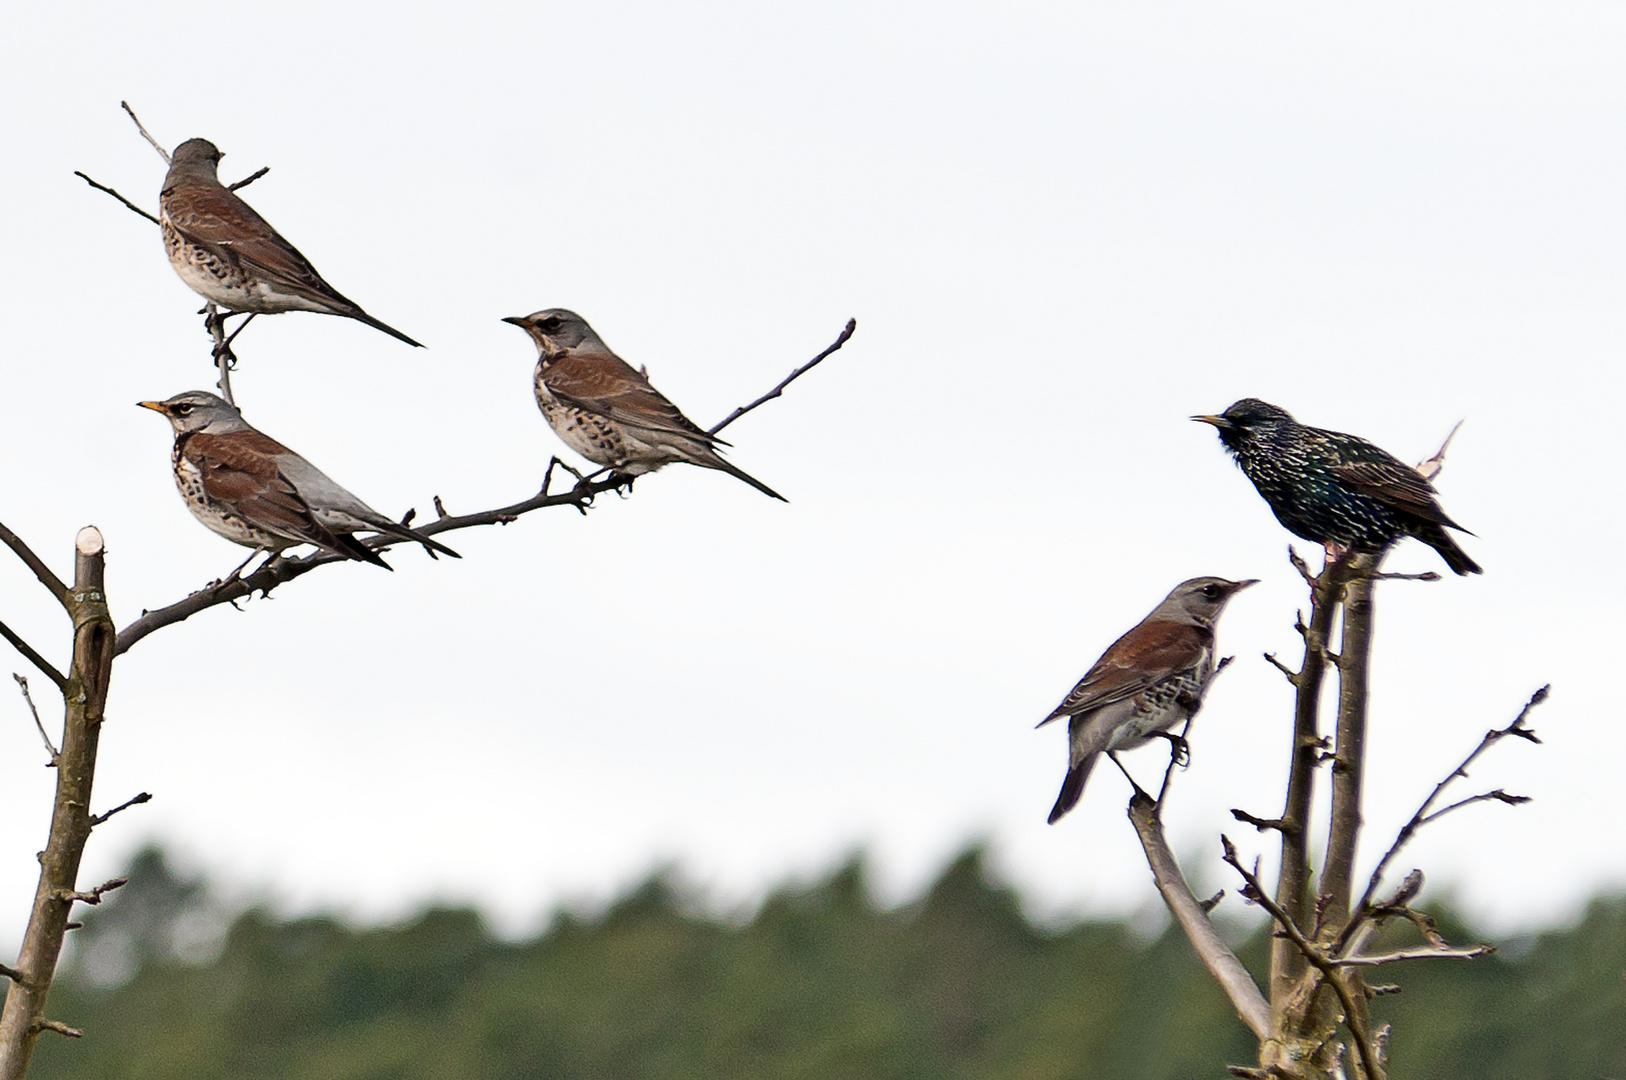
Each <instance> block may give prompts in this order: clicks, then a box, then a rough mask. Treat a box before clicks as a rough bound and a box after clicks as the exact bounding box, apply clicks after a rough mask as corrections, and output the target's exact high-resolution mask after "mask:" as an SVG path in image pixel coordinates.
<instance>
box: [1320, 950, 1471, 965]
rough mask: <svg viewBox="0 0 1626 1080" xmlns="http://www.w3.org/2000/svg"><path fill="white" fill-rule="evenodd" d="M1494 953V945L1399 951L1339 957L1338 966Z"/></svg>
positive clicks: (1459, 957)
mask: <svg viewBox="0 0 1626 1080" xmlns="http://www.w3.org/2000/svg"><path fill="white" fill-rule="evenodd" d="M1495 951H1496V946H1494V945H1475V946H1474V947H1473V948H1471V949H1401V950H1399V951H1397V952H1392V953H1383V954H1381V955H1378V956H1340V957H1339V958H1338V966H1339V967H1378V966H1379V965H1381V964H1392V963H1394V962H1395V961H1396V960H1429V959H1437V960H1473V959H1475V958H1476V957H1480V956H1489V955H1490V954H1491V953H1493V952H1495Z"/></svg>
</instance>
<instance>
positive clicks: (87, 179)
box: [73, 169, 163, 225]
mask: <svg viewBox="0 0 1626 1080" xmlns="http://www.w3.org/2000/svg"><path fill="white" fill-rule="evenodd" d="M73 175H75V176H77V177H78V178H79V179H81V180H83V181H84V182H85V183H87V184H89V185H90V186H91V187H93V188H95V189H96V190H97V191H105V192H107V193H108V194H109V195H111V196H113V198H115V199H117V200H118V201H119V202H121V203H123V204H124V205H125V206H127V207H129V208H130V209H131V210H134V211H135V212H136V213H138V214H140V215H141V216H142V217H144V218H146V219H147V220H148V221H150V222H152V223H153V224H154V225H162V224H163V222H161V221H159V220H158V219H157V218H155V217H153V216H152V215H151V214H149V213H147V212H146V211H145V210H143V209H141V207H139V206H137V205H136V204H135V203H133V202H131V201H130V200H129V199H126V198H125V197H124V196H123V195H120V194H119V193H118V192H117V191H114V190H113V189H112V188H110V187H108V186H107V185H106V184H98V183H97V182H96V181H94V180H92V179H91V178H90V177H88V176H86V175H85V174H84V173H82V172H80V171H79V170H78V169H75V170H73Z"/></svg>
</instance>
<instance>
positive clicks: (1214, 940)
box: [1129, 791, 1271, 1039]
mask: <svg viewBox="0 0 1626 1080" xmlns="http://www.w3.org/2000/svg"><path fill="white" fill-rule="evenodd" d="M1129 820H1130V821H1131V822H1133V823H1134V826H1135V833H1136V834H1137V835H1138V836H1139V837H1140V843H1141V847H1142V848H1143V849H1144V850H1145V852H1146V863H1147V865H1148V866H1149V867H1151V870H1152V880H1153V881H1154V882H1155V883H1156V884H1157V890H1158V892H1160V893H1162V894H1163V902H1164V903H1165V904H1167V905H1168V907H1169V913H1170V914H1171V915H1173V916H1174V920H1175V922H1177V923H1179V924H1180V929H1181V930H1182V931H1184V932H1185V935H1186V940H1188V941H1190V942H1191V947H1192V949H1194V950H1195V951H1196V953H1197V958H1198V959H1199V960H1201V961H1202V963H1203V966H1204V967H1206V968H1207V969H1208V971H1209V974H1211V975H1213V976H1214V980H1215V981H1216V982H1218V983H1219V984H1220V989H1222V990H1224V991H1225V996H1226V997H1228V998H1230V999H1231V1006H1232V1007H1233V1008H1235V1009H1236V1014H1237V1016H1239V1017H1241V1018H1242V1022H1243V1023H1244V1024H1246V1025H1247V1026H1248V1030H1249V1031H1251V1032H1253V1034H1254V1036H1255V1037H1256V1038H1259V1039H1266V1038H1269V1037H1270V1033H1271V1021H1270V1002H1268V1001H1266V1000H1265V995H1264V994H1262V993H1261V992H1260V991H1259V987H1258V984H1256V983H1255V982H1254V981H1253V976H1252V975H1250V974H1248V969H1247V968H1246V967H1244V966H1243V964H1242V961H1240V960H1238V959H1237V958H1236V954H1235V953H1234V952H1232V951H1231V949H1230V947H1229V946H1227V945H1226V944H1225V942H1223V941H1221V940H1220V936H1219V934H1218V933H1216V932H1215V930H1214V925H1213V924H1212V923H1210V922H1209V921H1208V910H1207V909H1206V908H1204V907H1203V905H1202V902H1201V901H1199V900H1198V899H1197V898H1196V896H1195V895H1193V894H1192V891H1191V886H1190V885H1188V884H1186V879H1185V875H1183V874H1182V873H1181V872H1180V864H1179V862H1178V861H1176V859H1175V857H1174V852H1172V851H1170V850H1169V843H1168V840H1167V839H1166V838H1165V837H1164V835H1163V821H1162V818H1161V816H1160V815H1159V811H1158V804H1157V803H1154V802H1153V801H1152V800H1151V799H1149V798H1147V797H1146V795H1145V793H1144V792H1140V791H1137V792H1136V793H1135V795H1134V796H1133V797H1132V798H1131V799H1130V800H1129Z"/></svg>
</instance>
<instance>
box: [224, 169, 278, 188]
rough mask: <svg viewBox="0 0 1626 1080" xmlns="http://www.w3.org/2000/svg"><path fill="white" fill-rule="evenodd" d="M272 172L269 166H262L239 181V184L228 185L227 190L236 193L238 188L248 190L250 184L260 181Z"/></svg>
mask: <svg viewBox="0 0 1626 1080" xmlns="http://www.w3.org/2000/svg"><path fill="white" fill-rule="evenodd" d="M270 171H271V166H269V165H261V166H260V167H259V168H258V169H255V170H254V171H253V172H251V173H249V174H248V175H247V176H245V177H243V178H242V179H241V180H239V181H237V183H235V184H227V185H226V190H227V191H236V190H237V189H238V188H246V187H248V186H249V185H250V184H252V183H253V182H254V181H256V180H258V179H259V178H260V177H262V176H264V175H265V174H266V173H268V172H270Z"/></svg>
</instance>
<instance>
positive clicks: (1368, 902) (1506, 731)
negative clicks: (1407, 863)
mask: <svg viewBox="0 0 1626 1080" xmlns="http://www.w3.org/2000/svg"><path fill="white" fill-rule="evenodd" d="M1551 689H1552V686H1551V684H1548V685H1547V686H1543V687H1542V688H1541V689H1540V690H1537V691H1536V692H1535V693H1534V694H1531V695H1530V700H1529V701H1527V702H1525V703H1524V708H1522V709H1520V710H1519V715H1518V716H1516V717H1514V719H1513V722H1512V723H1511V724H1509V725H1508V726H1507V727H1505V728H1496V729H1494V730H1492V731H1487V732H1486V733H1485V737H1484V738H1482V739H1480V740H1479V745H1478V746H1476V747H1474V749H1473V752H1472V753H1471V754H1469V755H1468V756H1467V757H1465V758H1463V759H1462V764H1460V765H1458V766H1457V767H1456V768H1455V769H1452V770H1451V772H1450V773H1448V774H1447V775H1446V777H1445V779H1444V780H1441V781H1440V782H1439V783H1438V784H1435V785H1434V790H1433V791H1431V792H1429V793H1428V798H1426V799H1424V800H1423V804H1422V805H1421V806H1419V807H1418V808H1417V812H1416V813H1415V814H1413V815H1412V816H1411V820H1410V821H1408V822H1406V824H1404V825H1402V826H1401V827H1400V832H1399V833H1397V834H1396V835H1395V839H1394V843H1392V844H1390V845H1389V850H1388V851H1386V852H1384V853H1383V858H1381V859H1379V860H1378V865H1377V866H1376V867H1374V868H1373V870H1372V877H1371V879H1370V880H1369V881H1368V882H1367V885H1366V891H1365V892H1364V893H1362V894H1361V901H1360V903H1359V904H1357V905H1356V906H1355V910H1354V914H1353V917H1352V918H1351V919H1350V921H1349V923H1348V924H1347V925H1346V926H1345V927H1344V929H1343V931H1342V932H1341V933H1339V935H1338V938H1337V940H1336V941H1334V942H1333V948H1332V952H1333V955H1335V956H1336V955H1338V954H1339V953H1340V952H1342V951H1343V950H1344V948H1345V946H1347V945H1348V944H1349V940H1350V936H1351V935H1352V934H1353V933H1354V932H1355V929H1356V927H1358V926H1359V925H1360V924H1361V923H1362V922H1363V921H1364V920H1365V919H1366V918H1367V917H1368V916H1370V914H1371V913H1372V912H1373V910H1374V907H1373V904H1372V898H1373V897H1374V896H1376V895H1377V891H1378V886H1379V884H1380V883H1381V882H1382V881H1383V873H1384V871H1385V870H1387V869H1388V868H1389V863H1390V862H1391V861H1393V860H1394V857H1395V856H1396V855H1398V854H1399V853H1400V849H1401V848H1403V847H1405V846H1406V844H1407V843H1408V842H1409V841H1410V840H1411V838H1412V836H1413V835H1415V834H1416V832H1417V830H1418V829H1419V828H1421V827H1422V826H1423V825H1424V824H1425V823H1426V822H1428V821H1429V820H1431V819H1432V818H1433V817H1438V816H1439V815H1440V814H1443V813H1446V812H1448V811H1450V810H1453V809H1455V808H1456V807H1457V806H1466V805H1468V804H1469V803H1472V802H1483V801H1486V800H1487V799H1495V800H1496V801H1499V802H1507V803H1510V804H1517V803H1518V802H1525V801H1528V799H1527V798H1526V797H1525V796H1522V795H1511V796H1510V795H1507V794H1506V792H1501V793H1500V794H1498V793H1497V792H1487V793H1486V794H1485V795H1482V796H1474V797H1473V798H1471V799H1466V800H1463V801H1462V802H1460V803H1457V804H1453V805H1452V806H1448V807H1446V808H1444V809H1442V810H1440V811H1438V812H1435V813H1433V814H1431V813H1430V810H1431V808H1432V807H1433V805H1434V803H1435V801H1436V800H1437V799H1439V797H1440V794H1441V793H1442V792H1443V791H1445V789H1446V786H1447V785H1449V784H1450V783H1451V782H1452V781H1453V780H1455V779H1457V777H1459V776H1460V777H1463V778H1464V779H1466V778H1467V776H1468V766H1470V765H1472V764H1473V763H1474V762H1475V761H1476V760H1478V758H1479V755H1480V754H1483V753H1484V752H1485V751H1486V750H1488V749H1490V747H1491V746H1493V745H1494V744H1496V743H1498V742H1500V741H1501V740H1502V739H1503V738H1505V737H1506V736H1509V735H1513V736H1517V737H1518V738H1521V739H1525V740H1528V741H1529V742H1534V743H1539V742H1540V741H1541V740H1540V739H1538V738H1536V733H1535V732H1534V731H1531V730H1530V729H1529V728H1527V727H1525V726H1524V721H1525V718H1526V717H1527V716H1529V715H1530V710H1531V709H1534V708H1535V707H1536V706H1537V705H1540V704H1541V703H1542V702H1544V701H1546V700H1547V694H1548V692H1549V691H1550V690H1551Z"/></svg>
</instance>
